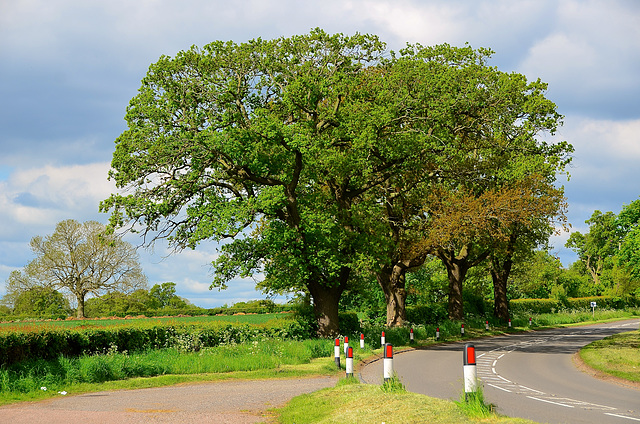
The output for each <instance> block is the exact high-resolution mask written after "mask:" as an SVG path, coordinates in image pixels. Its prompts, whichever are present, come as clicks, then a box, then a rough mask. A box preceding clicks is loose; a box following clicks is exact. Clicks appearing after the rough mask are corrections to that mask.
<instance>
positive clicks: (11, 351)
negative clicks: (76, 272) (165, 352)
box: [0, 319, 310, 366]
mask: <svg viewBox="0 0 640 424" xmlns="http://www.w3.org/2000/svg"><path fill="white" fill-rule="evenodd" d="M309 337H310V334H309V331H308V329H307V328H306V327H305V326H304V325H302V324H300V323H299V322H298V321H296V320H293V319H287V320H278V322H277V323H273V324H269V323H267V324H254V325H248V324H229V323H224V322H212V323H207V324H185V325H171V324H152V323H150V324H147V325H135V324H132V325H130V326H118V327H102V328H85V329H82V328H75V329H61V328H42V329H40V330H37V331H13V332H6V333H0V366H2V365H8V364H12V363H16V362H20V361H23V360H26V359H32V358H42V359H54V358H57V357H59V356H60V355H63V356H66V357H73V356H79V355H82V354H95V353H105V352H110V351H114V350H117V351H129V352H132V351H142V350H148V349H158V348H177V349H180V350H185V351H197V350H199V349H201V348H203V347H213V346H218V345H221V344H230V343H243V342H246V341H250V340H260V339H263V338H282V339H294V340H302V339H306V338H309Z"/></svg>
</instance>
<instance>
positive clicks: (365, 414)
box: [276, 381, 533, 424]
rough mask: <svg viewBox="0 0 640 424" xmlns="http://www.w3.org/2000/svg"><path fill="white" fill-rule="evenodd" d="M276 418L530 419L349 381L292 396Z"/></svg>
mask: <svg viewBox="0 0 640 424" xmlns="http://www.w3.org/2000/svg"><path fill="white" fill-rule="evenodd" d="M276 414H277V415H278V418H279V422H280V423H283V424H289V423H296V424H305V423H317V424H329V423H350V424H351V423H352V424H358V423H380V422H385V423H386V424H396V423H401V424H412V423H432V424H444V423H452V424H453V423H456V424H457V423H500V424H506V423H522V424H524V423H533V421H528V420H524V419H519V418H507V417H500V416H498V415H496V414H494V413H490V414H488V415H486V416H483V417H476V416H472V415H469V414H468V413H467V412H466V411H464V410H463V409H462V408H460V407H459V406H457V405H456V404H455V403H454V402H451V401H447V400H442V399H435V398H431V397H428V396H424V395H420V394H416V393H410V392H407V391H406V390H403V389H400V388H399V387H398V386H397V385H395V386H394V389H393V390H386V391H385V389H384V386H374V385H370V384H358V383H357V382H355V383H354V382H353V381H352V382H349V383H347V384H344V383H343V384H340V383H339V384H338V385H336V387H334V388H329V389H323V390H320V391H317V392H314V393H310V394H305V395H301V396H297V397H295V398H293V399H292V400H291V401H290V402H289V403H288V404H287V405H286V406H285V407H284V408H282V409H279V410H277V411H276Z"/></svg>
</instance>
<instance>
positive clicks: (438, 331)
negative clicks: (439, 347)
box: [436, 327, 440, 341]
mask: <svg viewBox="0 0 640 424" xmlns="http://www.w3.org/2000/svg"><path fill="white" fill-rule="evenodd" d="M438 340H440V327H436V341H438Z"/></svg>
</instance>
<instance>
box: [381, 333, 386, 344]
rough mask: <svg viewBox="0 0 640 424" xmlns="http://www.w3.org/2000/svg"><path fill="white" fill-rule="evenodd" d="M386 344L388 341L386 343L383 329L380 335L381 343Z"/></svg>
mask: <svg viewBox="0 0 640 424" xmlns="http://www.w3.org/2000/svg"><path fill="white" fill-rule="evenodd" d="M385 344H386V343H385V337H384V331H383V332H382V336H380V345H381V346H384V345H385Z"/></svg>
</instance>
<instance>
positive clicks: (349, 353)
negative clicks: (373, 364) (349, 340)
mask: <svg viewBox="0 0 640 424" xmlns="http://www.w3.org/2000/svg"><path fill="white" fill-rule="evenodd" d="M346 366H347V377H353V348H352V347H350V348H348V349H347V364H346Z"/></svg>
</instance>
